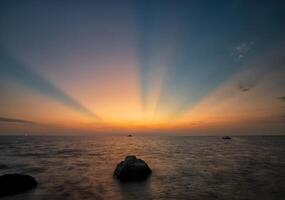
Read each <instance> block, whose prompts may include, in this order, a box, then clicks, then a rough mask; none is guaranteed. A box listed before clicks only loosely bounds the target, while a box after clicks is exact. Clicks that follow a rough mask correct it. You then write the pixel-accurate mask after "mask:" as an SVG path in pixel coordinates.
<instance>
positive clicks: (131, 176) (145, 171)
mask: <svg viewBox="0 0 285 200" xmlns="http://www.w3.org/2000/svg"><path fill="white" fill-rule="evenodd" d="M151 172H152V171H151V169H150V168H149V166H148V165H147V164H146V162H145V161H144V160H142V159H138V158H136V156H127V157H126V158H125V160H124V161H121V162H120V163H119V164H118V165H117V167H116V169H115V171H114V176H115V177H116V178H118V179H119V180H120V181H122V182H126V181H143V180H145V179H146V178H147V177H148V176H149V175H150V174H151Z"/></svg>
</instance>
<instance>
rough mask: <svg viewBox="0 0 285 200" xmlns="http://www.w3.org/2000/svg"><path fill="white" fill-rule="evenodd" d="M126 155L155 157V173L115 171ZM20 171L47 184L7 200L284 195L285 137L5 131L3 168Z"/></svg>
mask: <svg viewBox="0 0 285 200" xmlns="http://www.w3.org/2000/svg"><path fill="white" fill-rule="evenodd" d="M126 155H136V156H138V157H139V158H142V159H144V160H145V161H146V162H147V163H148V164H149V166H150V167H151V168H152V170H153V174H152V175H151V177H150V178H149V179H148V180H147V181H145V182H142V183H131V184H120V183H119V182H118V181H117V180H116V179H114V178H113V177H112V174H113V171H114V169H115V167H116V165H117V163H118V162H120V161H121V160H123V159H124V157H125V156H126ZM16 172H17V173H26V174H30V175H32V176H34V177H35V178H36V179H37V181H38V183H39V185H38V187H37V188H36V189H34V190H32V191H30V192H27V193H24V194H20V195H16V196H12V197H5V198H2V199H3V200H10V199H12V200H19V199H21V200H22V199H23V200H24V199H25V200H26V199H27V200H29V199H31V200H35V199H47V200H57V199H58V200H65V199H68V200H79V199H82V200H83V199H84V200H88V199H98V200H100V199H108V200H117V199H131V200H136V199H183V200H184V199H193V200H199V199H224V200H234V199H247V200H249V199H268V200H274V199H280V200H284V199H285V137H281V136H274V137H269V136H266V137H233V139H232V140H222V139H221V138H220V137H182V136H180V137H174V136H172V137H171V136H153V137H148V136H134V137H131V138H130V137H125V136H113V137H112V136H95V137H3V136H2V137H0V175H2V174H5V173H16ZM0 189H1V188H0Z"/></svg>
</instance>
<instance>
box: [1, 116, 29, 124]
mask: <svg viewBox="0 0 285 200" xmlns="http://www.w3.org/2000/svg"><path fill="white" fill-rule="evenodd" d="M0 122H7V123H24V124H34V122H32V121H28V120H24V119H15V118H7V117H0Z"/></svg>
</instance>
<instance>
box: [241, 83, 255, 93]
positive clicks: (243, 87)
mask: <svg viewBox="0 0 285 200" xmlns="http://www.w3.org/2000/svg"><path fill="white" fill-rule="evenodd" d="M252 87H253V84H245V83H239V85H238V89H239V90H240V91H242V92H247V91H249V90H250V89H251V88H252Z"/></svg>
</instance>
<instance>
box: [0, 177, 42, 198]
mask: <svg viewBox="0 0 285 200" xmlns="http://www.w3.org/2000/svg"><path fill="white" fill-rule="evenodd" d="M36 186H37V181H36V180H35V179H34V178H33V177H32V176H29V175H25V174H5V175H2V176H0V197H2V196H8V195H15V194H19V193H22V192H25V191H27V190H30V189H32V188H35V187H36Z"/></svg>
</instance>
